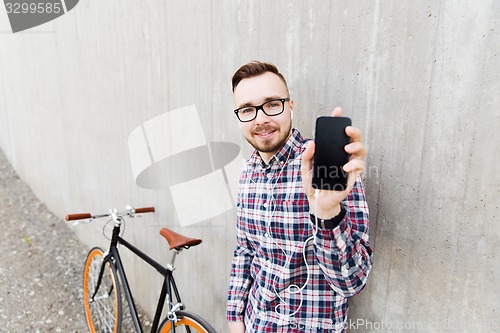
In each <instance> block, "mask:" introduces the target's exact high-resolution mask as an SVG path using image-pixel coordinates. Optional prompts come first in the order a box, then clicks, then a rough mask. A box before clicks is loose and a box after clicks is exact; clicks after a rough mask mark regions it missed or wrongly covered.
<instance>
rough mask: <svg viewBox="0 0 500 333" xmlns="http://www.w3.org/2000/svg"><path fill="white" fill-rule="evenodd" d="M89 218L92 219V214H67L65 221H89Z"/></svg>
mask: <svg viewBox="0 0 500 333" xmlns="http://www.w3.org/2000/svg"><path fill="white" fill-rule="evenodd" d="M91 217H92V214H90V213H81V214H68V215H66V221H73V220H84V219H89V218H91Z"/></svg>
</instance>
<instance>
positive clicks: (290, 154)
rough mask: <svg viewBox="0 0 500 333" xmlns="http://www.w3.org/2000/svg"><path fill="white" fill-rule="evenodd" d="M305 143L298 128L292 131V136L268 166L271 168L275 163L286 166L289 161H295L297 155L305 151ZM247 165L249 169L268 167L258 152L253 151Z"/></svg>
mask: <svg viewBox="0 0 500 333" xmlns="http://www.w3.org/2000/svg"><path fill="white" fill-rule="evenodd" d="M304 141H305V140H304V138H303V137H302V135H301V134H300V132H299V130H298V129H296V128H294V129H292V134H291V135H290V137H289V138H288V140H287V141H286V143H285V144H284V145H283V147H281V148H280V149H279V150H278V151H277V152H276V153H274V155H273V157H271V159H270V160H269V163H268V165H267V166H271V165H273V164H274V163H280V164H284V163H285V162H286V161H287V160H289V159H293V158H294V157H295V155H296V154H297V153H301V152H302V150H303V149H304V147H303V143H304ZM247 164H248V166H249V167H255V166H262V167H266V166H265V165H264V161H262V158H261V157H260V155H259V152H258V151H257V150H254V151H253V153H252V155H251V156H250V158H249V159H248V162H247Z"/></svg>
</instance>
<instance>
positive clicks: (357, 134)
mask: <svg viewBox="0 0 500 333" xmlns="http://www.w3.org/2000/svg"><path fill="white" fill-rule="evenodd" d="M345 134H347V136H349V137H350V138H351V141H359V142H361V140H362V139H363V136H362V134H361V130H360V129H359V128H357V127H353V126H347V127H346V128H345Z"/></svg>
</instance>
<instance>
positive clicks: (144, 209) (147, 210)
mask: <svg viewBox="0 0 500 333" xmlns="http://www.w3.org/2000/svg"><path fill="white" fill-rule="evenodd" d="M154 212H155V208H154V207H141V208H130V209H127V211H126V212H124V213H118V215H120V216H122V215H128V216H133V215H134V214H144V213H154ZM109 216H111V213H108V214H101V215H92V214H90V213H78V214H68V215H66V221H74V220H85V219H95V218H101V217H109Z"/></svg>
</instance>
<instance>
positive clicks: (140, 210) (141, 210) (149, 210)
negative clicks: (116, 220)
mask: <svg viewBox="0 0 500 333" xmlns="http://www.w3.org/2000/svg"><path fill="white" fill-rule="evenodd" d="M135 212H136V214H141V213H154V212H155V208H154V207H142V208H136V209H135Z"/></svg>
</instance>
